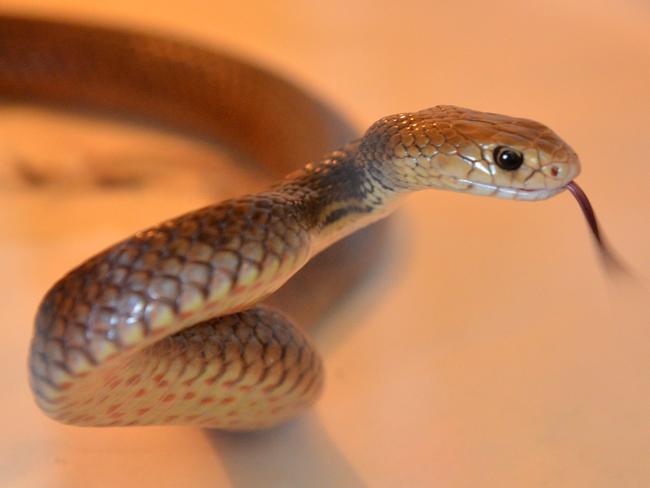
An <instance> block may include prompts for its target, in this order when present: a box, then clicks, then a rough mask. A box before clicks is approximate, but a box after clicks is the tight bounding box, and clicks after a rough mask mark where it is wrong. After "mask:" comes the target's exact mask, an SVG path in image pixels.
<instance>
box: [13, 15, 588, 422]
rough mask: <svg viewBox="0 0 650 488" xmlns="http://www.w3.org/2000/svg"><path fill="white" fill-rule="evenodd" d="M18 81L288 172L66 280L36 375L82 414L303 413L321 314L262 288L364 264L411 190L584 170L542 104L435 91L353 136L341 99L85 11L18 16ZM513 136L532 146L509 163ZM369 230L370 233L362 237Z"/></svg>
mask: <svg viewBox="0 0 650 488" xmlns="http://www.w3.org/2000/svg"><path fill="white" fill-rule="evenodd" d="M0 94H2V95H3V96H6V97H7V98H11V99H19V100H23V101H30V102H31V101H38V102H45V103H54V104H58V105H64V106H80V107H92V108H96V109H100V110H105V111H109V112H115V113H122V112H124V113H127V114H131V115H136V116H140V117H145V118H150V119H156V120H160V121H162V122H163V123H167V124H172V125H175V126H177V127H179V128H182V129H187V130H191V131H192V132H195V133H198V134H199V135H207V136H211V137H219V138H222V139H224V140H227V141H229V142H230V143H231V144H232V146H233V147H234V148H235V149H237V150H241V151H246V152H247V153H248V154H249V155H251V156H252V157H253V158H255V159H256V160H257V161H260V162H262V163H263V164H266V165H267V167H269V168H271V170H272V171H275V172H276V173H277V174H281V173H288V176H286V177H284V179H281V180H280V181H279V182H278V183H277V184H276V185H275V186H273V187H272V188H270V189H269V190H267V191H264V192H262V193H257V194H251V195H246V196H243V197H241V198H236V199H233V200H228V201H225V202H221V203H218V204H216V205H211V206H209V207H206V208H202V209H199V210H196V211H193V212H190V213H187V214H185V215H182V216H180V217H177V218H173V219H171V220H169V221H166V222H163V223H161V224H159V225H157V226H154V227H151V228H149V229H146V230H143V231H141V232H139V233H137V234H135V235H133V236H131V237H128V238H126V239H125V240H123V241H122V242H119V243H117V244H115V245H114V246H111V247H110V248H108V249H106V250H105V251H103V252H101V253H99V254H98V255H96V256H94V257H92V258H90V259H89V260H87V261H86V262H84V263H83V264H81V265H80V266H78V267H77V268H75V269H74V270H72V271H70V272H69V273H68V274H66V275H65V276H64V277H63V278H61V279H60V280H59V281H58V282H57V283H56V284H55V285H54V286H53V287H52V288H51V289H50V290H49V291H48V292H47V294H46V296H45V297H44V299H43V301H42V303H41V305H40V307H39V309H38V312H37V317H36V328H35V333H34V337H33V341H32V346H31V352H30V357H29V372H30V382H31V386H32V389H33V392H34V395H35V398H36V401H37V403H38V405H39V406H40V407H41V408H42V409H43V411H45V413H47V414H48V415H49V416H51V417H52V418H54V419H56V420H59V421H61V422H64V423H68V424H76V425H85V426H106V425H152V424H183V425H197V426H204V427H214V428H222V429H229V430H247V429H256V428H263V427H268V426H271V425H274V424H277V423H279V422H281V421H284V420H286V419H288V418H290V417H291V416H293V415H295V414H296V413H297V412H298V411H300V410H301V409H303V408H305V407H306V406H308V405H310V404H312V403H313V402H314V401H315V399H316V398H317V396H318V394H319V392H320V391H321V388H322V384H323V367H322V364H321V359H320V358H319V356H318V354H317V353H316V351H315V350H314V348H313V346H312V344H311V343H310V340H309V339H308V338H307V337H306V336H305V334H304V332H302V331H301V329H300V328H298V327H296V326H295V325H294V324H293V323H292V321H291V320H290V319H289V318H287V317H286V316H285V315H283V314H282V313H280V312H279V311H277V310H276V309H274V308H272V307H269V306H267V305H263V304H260V301H262V300H263V299H265V298H267V297H269V296H270V295H271V294H273V293H274V292H275V291H276V290H278V289H279V288H280V287H282V286H283V285H284V284H285V282H287V281H288V280H290V278H292V276H293V275H294V274H295V273H297V272H298V271H299V270H300V269H301V268H302V267H303V266H304V265H305V264H306V263H308V261H310V260H311V259H312V258H313V257H314V256H316V255H317V254H321V255H322V256H325V257H327V256H330V257H331V259H330V261H329V262H326V263H325V264H326V265H327V266H322V265H321V268H320V270H319V271H318V273H319V274H316V275H313V276H315V278H312V279H311V283H314V282H315V285H314V286H315V288H310V290H312V291H311V294H312V295H313V296H317V295H318V292H317V290H318V288H317V287H318V284H319V282H320V281H322V282H326V281H327V279H328V278H327V275H329V274H330V273H331V274H332V275H334V276H339V277H340V276H345V275H341V274H338V275H337V272H339V271H337V268H341V269H345V268H346V267H349V268H350V269H351V270H352V269H353V268H354V267H355V261H357V260H358V261H359V262H363V257H362V256H363V254H364V253H371V249H372V246H373V245H374V244H375V243H374V241H375V240H379V239H380V237H381V236H380V232H379V230H378V229H379V227H377V226H376V225H375V226H371V227H369V228H368V229H365V230H359V229H361V228H363V227H366V226H367V225H368V224H370V223H372V222H374V221H377V220H379V219H381V218H382V217H384V216H385V215H387V214H388V213H389V212H390V211H391V210H392V209H393V208H394V207H395V205H396V204H398V203H399V201H400V200H401V199H402V198H403V197H404V196H405V195H407V194H408V193H411V192H414V191H418V190H424V189H429V188H437V189H446V190H453V191H459V192H464V193H470V194H478V195H491V196H496V197H500V198H507V199H514V200H540V199H544V198H548V197H550V196H552V195H554V194H556V193H558V192H560V191H562V190H563V189H564V188H565V187H566V185H567V184H568V183H569V182H570V181H571V180H572V179H573V178H574V177H575V176H576V175H577V174H578V171H579V162H578V158H577V156H576V154H575V153H574V151H573V150H572V149H571V148H570V147H569V146H568V145H567V144H566V143H565V142H563V141H562V140H561V139H560V138H559V137H558V136H557V135H556V134H555V133H554V132H553V131H551V130H550V129H549V128H547V127H545V126H544V125H542V124H539V123H537V122H533V121H530V120H526V119H520V118H513V117H507V116H503V115H497V114H492V113H483V112H478V111H474V110H469V109H463V108H458V107H452V106H436V107H434V108H430V109H426V110H421V111H418V112H413V113H403V114H397V115H393V116H389V117H384V118H382V119H381V120H379V121H378V122H376V123H375V124H373V125H372V126H371V127H370V128H369V129H368V131H367V132H366V133H365V134H364V135H363V136H362V137H361V138H357V139H354V138H353V137H352V131H351V130H350V129H349V126H347V125H346V124H345V122H344V121H343V120H342V119H341V118H340V117H339V116H337V115H336V114H335V113H334V112H332V111H330V110H329V109H328V108H327V107H325V106H324V105H322V104H320V103H319V102H318V101H316V100H314V99H313V98H311V97H310V96H309V95H306V94H305V93H303V92H302V91H300V90H299V89H298V88H296V87H293V86H292V85H290V84H288V83H287V82H285V81H283V80H281V79H279V78H276V77H274V76H273V75H271V74H269V73H267V72H265V71H262V70H260V69H257V68H254V67H251V66H250V65H247V64H245V63H242V62H240V61H237V60H234V59H232V58H229V57H227V56H225V55H222V54H217V53H215V52H213V51H210V50H206V49H202V48H198V47H193V46H191V45H187V44H183V43H178V42H174V41H168V40H165V39H162V38H159V37H156V36H151V35H145V34H136V33H131V32H126V31H117V30H110V29H105V28H100V27H87V26H81V25H76V24H71V23H59V22H50V21H43V20H34V19H24V18H17V17H1V18H0ZM346 140H347V141H348V142H346ZM349 141H351V142H349ZM328 147H329V150H331V149H333V148H335V147H339V149H337V150H335V151H334V152H329V153H326V151H327V150H328ZM503 150H507V151H510V152H508V153H507V154H506V156H505V159H504V161H507V158H508V157H509V156H508V154H509V155H512V154H515V155H518V157H521V158H522V161H521V164H520V165H519V166H518V167H516V168H508V167H504V165H502V164H500V162H499V161H497V160H496V158H499V157H501V155H502V154H504V153H503V152H502V151H503ZM321 154H326V155H325V156H320V155H321ZM310 160H311V161H313V162H311V163H308V164H307V165H306V166H305V165H304V164H305V163H307V162H308V161H310ZM353 232H355V235H358V236H360V237H355V239H357V241H356V242H355V241H350V239H351V238H348V239H344V238H345V237H346V236H348V235H350V234H352V233H353ZM341 241H343V243H341ZM345 242H348V244H347V245H346V244H345ZM350 242H353V243H354V244H355V245H354V246H351V245H350V244H349V243H350ZM346 246H347V247H346ZM322 256H317V257H316V259H315V260H314V261H318V260H319V259H321V260H322V259H325V258H323V257H322ZM309 266H311V264H310V265H309ZM309 266H308V268H309ZM364 266H365V265H364ZM339 273H340V272H339ZM304 283H307V282H306V281H305V282H304ZM306 286H307V285H305V287H306ZM310 286H311V285H310ZM339 286H340V287H342V288H345V283H340V285H339ZM314 290H316V291H314ZM295 300H299V301H309V300H310V296H303V297H299V298H295Z"/></svg>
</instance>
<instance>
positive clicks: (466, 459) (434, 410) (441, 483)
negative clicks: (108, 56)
mask: <svg viewBox="0 0 650 488" xmlns="http://www.w3.org/2000/svg"><path fill="white" fill-rule="evenodd" d="M384 3H385V5H384ZM2 5H3V6H5V5H8V6H10V7H11V8H14V9H25V8H26V6H25V2H24V1H23V0H3V2H2ZM22 11H24V10H22ZM30 11H32V12H38V13H50V14H58V15H74V16H75V17H77V18H81V19H94V20H101V21H103V22H110V23H116V24H130V25H135V26H141V27H148V28H154V29H158V30H162V31H163V32H165V31H168V32H177V33H179V34H183V35H185V36H189V37H191V38H196V39H198V40H202V41H204V42H207V43H212V44H214V45H215V46H224V47H226V48H228V49H231V50H232V51H234V52H236V53H239V54H241V55H243V56H245V57H247V58H249V59H253V60H257V61H258V62H261V63H263V64H264V65H267V66H270V67H273V68H275V69H276V70H278V71H279V72H281V73H284V74H285V75H287V76H290V77H291V78H292V79H294V80H297V81H299V82H301V83H303V84H305V85H306V86H308V87H310V88H312V89H313V90H315V91H316V92H317V93H319V94H322V95H323V96H324V97H326V98H327V99H329V100H330V101H332V102H334V103H336V104H337V105H338V106H340V107H342V108H343V109H344V110H345V111H347V113H349V114H350V115H351V116H352V117H353V118H354V120H356V121H358V122H359V124H360V126H366V125H367V124H369V123H370V122H372V121H373V120H374V119H376V118H377V117H379V116H381V115H385V114H388V113H391V112H398V111H404V110H414V109H419V108H423V107H426V106H431V105H435V104H438V103H445V104H457V105H463V106H469V107H472V108H475V109H479V110H490V111H495V112H502V113H509V114H512V115H519V116H526V117H530V118H533V119H537V120H539V121H541V122H544V123H547V124H548V125H550V126H551V127H553V128H554V129H555V130H556V131H557V132H558V133H559V134H561V135H562V136H563V137H564V138H565V139H566V140H567V141H568V142H569V143H570V144H571V145H572V146H573V147H574V148H575V149H576V150H577V152H578V153H579V154H580V156H581V158H582V161H583V174H582V175H581V176H580V177H579V179H578V181H579V182H580V184H581V185H582V186H583V187H584V188H585V190H586V192H587V194H588V195H589V196H590V197H591V199H592V202H593V204H594V206H595V208H596V211H597V212H598V216H599V218H600V220H601V223H602V225H603V227H604V229H605V232H606V234H607V235H608V236H609V238H610V240H611V242H612V244H613V246H614V247H615V249H616V250H617V251H618V252H619V253H620V254H621V255H622V256H623V257H624V259H625V260H626V261H627V262H628V263H629V264H630V265H631V266H632V267H633V269H634V271H635V272H636V273H637V275H638V278H639V281H640V283H641V285H640V287H639V286H638V285H636V286H634V285H633V286H627V285H620V284H618V285H617V284H616V283H613V282H608V281H607V279H606V277H605V275H604V273H603V271H602V270H601V269H600V268H599V263H598V259H597V256H596V254H595V252H594V248H593V246H592V243H591V241H590V237H589V234H588V231H587V229H586V225H585V223H584V220H583V218H582V216H581V215H580V212H579V209H578V206H577V204H576V203H575V202H574V201H573V200H572V199H571V197H570V196H569V195H568V194H565V195H560V196H558V197H556V198H554V199H552V200H550V201H547V202H542V203H535V204H527V203H513V202H505V201H495V200H490V199H487V198H478V197H466V196H463V195H457V194H453V193H443V192H428V193H421V194H419V195H416V196H414V197H412V198H411V199H410V200H409V201H408V202H407V204H406V205H405V207H404V208H403V210H402V211H401V212H400V214H399V218H398V222H397V224H396V231H397V232H398V233H401V234H399V235H398V239H397V240H398V241H399V242H398V243H397V244H396V251H395V258H394V260H393V261H392V262H391V263H390V265H389V266H384V268H385V269H384V270H383V271H382V272H381V273H379V274H378V275H377V276H376V277H375V280H374V281H373V282H372V283H369V284H368V285H367V286H366V287H365V289H363V290H361V292H360V293H358V294H357V295H356V296H355V297H353V299H352V300H351V303H349V304H347V306H346V307H344V308H341V309H339V310H337V311H336V312H335V313H334V314H333V315H332V316H331V317H330V318H329V319H328V320H327V322H326V323H324V324H322V326H321V327H320V328H319V329H318V330H317V331H316V340H317V343H318V345H319V347H320V349H321V351H322V352H323V355H324V358H325V363H326V367H327V371H328V373H327V374H328V377H327V380H328V381H327V386H326V390H325V392H324V395H323V397H322V399H321V400H320V402H319V403H318V404H317V406H316V407H315V408H314V409H313V410H312V411H311V412H309V413H308V414H306V415H304V416H303V417H301V418H299V419H298V420H296V421H294V422H292V423H290V424H287V425H285V426H282V427H280V428H277V429H274V430H271V431H268V432H262V433H255V434H246V435H232V434H222V433H208V432H205V431H201V430H199V429H193V428H166V427H161V428H125V429H117V428H113V429H101V430H100V429H80V428H74V427H66V426H61V425H58V424H55V423H54V422H51V421H49V420H48V419H47V418H45V417H44V416H43V415H42V414H41V413H40V412H39V411H38V410H37V409H36V407H35V406H34V404H33V402H32V400H31V397H30V393H29V390H28V387H27V379H26V371H25V370H26V367H25V364H26V354H27V347H28V341H29V338H30V335H31V329H32V317H33V314H34V311H35V308H36V306H37V303H38V301H39V299H40V297H41V296H42V294H43V293H44V292H45V290H46V289H47V288H48V287H49V285H50V284H51V283H52V282H53V280H55V279H56V278H57V277H58V276H59V275H61V274H62V273H63V272H65V271H66V270H67V269H68V268H69V267H70V266H72V265H74V264H75V263H77V262H79V261H80V260H81V259H83V258H84V257H86V256H88V255H89V254H91V253H93V252H95V251H96V250H98V249H100V248H102V247H103V246H105V245H107V244H110V243H111V242H113V241H115V240H117V239H119V238H121V237H123V236H124V235H125V234H126V233H128V232H131V231H133V230H135V229H138V228H140V227H143V226H146V225H149V224H151V223H154V222H156V221H158V220H160V219H161V218H164V217H166V216H170V215H175V214H177V213H179V212H180V211H182V210H185V209H188V208H192V207H194V206H197V205H199V204H202V203H203V202H204V201H206V198H207V194H206V193H200V192H199V193H198V194H196V195H195V196H188V195H186V194H185V193H184V192H178V193H174V191H173V190H170V189H165V190H160V191H159V190H155V189H153V190H152V191H151V192H145V195H147V196H145V197H143V201H133V198H132V197H129V194H128V193H124V194H120V192H108V193H106V192H104V193H101V192H100V194H99V195H93V194H92V193H86V194H84V192H83V191H82V190H81V189H80V188H82V186H83V182H80V183H79V185H80V186H79V188H78V189H77V190H75V191H72V192H70V194H69V195H65V194H61V193H59V194H57V193H56V192H54V193H50V194H49V196H47V194H42V193H39V194H38V195H36V194H31V195H30V194H28V193H27V192H21V191H18V190H17V189H16V187H15V186H14V187H12V186H11V185H9V184H3V186H2V188H0V203H1V205H0V221H2V228H3V229H4V230H2V231H0V267H1V269H2V278H0V297H2V298H1V300H2V307H1V308H0V323H2V341H1V342H0V351H1V354H0V386H1V389H2V392H3V394H2V397H3V398H2V402H0V431H1V432H2V436H1V440H0V485H2V486H12V487H13V486H18V487H24V486H25V487H31V486H34V487H42V486H48V487H50V486H62V487H77V486H79V487H81V486H116V485H117V486H120V487H123V488H126V487H129V486H139V487H141V486H156V487H166V486H196V487H201V486H343V487H345V486H364V485H370V486H437V487H475V486H490V487H492V486H494V487H511V486H512V487H522V486H526V487H537V486H553V487H614V486H616V487H641V486H650V463H649V462H648V459H650V374H649V371H650V323H649V322H650V319H649V318H648V317H649V316H650V315H649V314H648V311H649V310H648V309H649V308H650V305H649V295H650V293H649V292H648V286H649V280H650V225H649V221H648V215H650V198H649V196H648V195H649V186H650V169H649V168H650V154H648V152H649V151H648V143H649V141H650V91H649V89H648V87H649V86H650V29H648V25H650V6H648V4H647V2H643V1H641V0H638V1H632V0H626V1H620V0H617V1H614V0H600V1H589V2H587V1H584V2H578V1H573V2H567V1H560V0H556V1H553V0H549V1H546V2H535V3H533V2H516V1H511V2H508V1H493V2H480V1H475V2H472V1H465V2H449V3H448V4H443V3H440V4H438V2H431V1H425V0H422V1H401V2H370V1H365V2H349V1H346V2H344V1H340V0H331V1H328V2H318V3H317V2H308V1H302V2H300V1H274V2H259V4H257V5H253V4H247V3H244V2H200V1H192V0H185V1H184V2H172V1H156V2H153V1H152V2H144V1H142V2H133V1H127V0H115V1H112V2H101V3H100V2H87V1H79V0H76V1H75V0H65V1H64V0H59V1H49V2H48V1H40V2H38V1H34V2H30ZM1 110H3V111H4V110H5V108H4V107H3V108H2V109H1ZM1 115H2V117H1V119H2V125H1V126H0V127H1V130H0V156H1V157H4V160H3V162H2V165H0V168H2V173H1V176H0V181H3V182H7V181H10V180H11V177H10V174H9V173H10V171H9V170H8V169H7V168H8V163H7V161H10V160H13V159H12V158H15V154H14V155H13V156H11V157H10V156H8V155H7V152H6V151H7V148H8V147H9V148H11V147H13V146H14V145H18V143H16V142H12V141H15V139H14V136H11V137H9V134H14V132H11V130H7V127H8V125H7V124H9V126H12V124H13V127H14V128H15V127H16V126H22V128H23V130H24V129H25V128H27V129H29V128H30V127H32V126H31V125H30V123H28V122H26V121H29V120H31V117H34V118H38V117H37V116H36V115H34V114H28V115H27V116H26V117H27V118H26V119H20V117H22V115H16V114H13V115H12V116H11V117H13V118H11V117H9V116H7V115H6V114H5V113H4V112H3V114H1ZM16 117H18V119H19V121H18V122H16ZM46 120H49V119H47V116H46ZM75 124H77V122H74V121H72V122H68V123H66V124H62V126H63V127H62V128H59V127H58V126H57V127H54V128H50V129H48V127H47V122H45V123H44V126H39V127H40V128H41V129H43V130H44V132H43V131H41V132H40V134H43V133H45V134H47V133H48V132H49V131H50V130H51V131H54V133H55V134H58V136H57V137H58V138H60V139H61V141H62V142H63V143H64V144H63V146H65V147H64V148H63V149H60V150H59V151H60V152H59V151H56V150H55V149H52V150H51V151H52V152H55V151H56V153H57V154H64V156H62V158H63V159H65V158H68V159H71V160H72V161H73V162H72V163H70V164H69V165H68V166H67V167H68V168H72V172H71V173H70V174H71V175H72V174H75V173H74V168H75V167H76V166H75V164H76V163H75V162H74V161H75V157H77V156H78V155H79V154H82V155H83V157H82V159H83V158H85V157H87V153H84V152H83V151H81V150H78V151H77V152H75V151H74V150H73V149H74V146H73V149H71V148H70V146H69V144H68V143H67V142H66V141H70V140H71V141H72V142H73V143H75V139H74V137H72V136H70V134H71V133H72V134H74V132H70V129H69V127H70V126H71V127H73V128H74V127H76V125H75ZM54 125H57V124H54ZM66 126H68V129H66ZM43 127H44V128H43ZM12 130H13V129H12ZM16 130H17V129H16ZM66 130H67V131H68V132H67V134H68V135H67V136H66V135H65V134H66ZM61 131H63V132H61ZM102 131H103V129H101V130H95V129H93V128H92V126H91V128H90V129H89V130H88V131H86V132H85V133H87V136H83V137H88V138H89V141H90V142H88V147H90V148H91V150H90V152H91V153H92V154H97V153H98V154H100V156H102V157H109V158H118V159H119V158H120V156H121V155H124V154H126V155H130V157H131V156H132V155H133V154H136V157H135V158H132V159H135V160H137V159H138V158H141V157H142V154H143V153H145V154H147V155H148V156H151V157H154V158H155V157H163V156H164V160H165V161H173V160H174V158H175V156H178V157H184V158H185V157H187V158H189V159H191V160H197V161H203V160H205V161H203V162H204V163H206V164H209V163H210V161H212V159H220V158H222V156H219V155H217V156H211V155H210V151H211V148H210V147H206V146H202V145H201V144H200V143H197V142H196V141H193V142H192V143H188V142H187V141H183V140H182V139H180V138H178V137H176V138H174V137H172V136H171V135H164V136H162V135H156V134H150V133H148V132H146V131H145V133H144V134H143V133H140V132H138V130H135V132H136V134H135V135H128V134H121V133H120V130H118V129H116V128H110V127H109V128H107V129H106V131H107V132H106V133H109V134H110V133H115V132H117V133H118V134H116V135H114V137H115V138H116V140H119V141H122V142H121V143H120V144H121V145H120V144H117V145H115V146H114V145H111V144H108V145H107V144H106V142H105V138H106V137H113V136H109V135H103V134H105V133H104V132H102ZM111 131H112V132H111ZM82 133H84V132H82ZM28 134H29V132H28ZM16 137H18V136H16ZM57 137H55V138H50V139H51V140H50V142H47V138H46V137H45V136H38V137H34V141H35V142H34V144H33V145H34V146H35V147H41V146H42V147H45V148H46V149H42V151H43V152H42V153H41V154H49V152H50V149H49V148H50V147H54V146H48V145H47V144H49V143H53V141H54V140H55V139H56V138H57ZM66 137H67V139H66ZM84 140H85V139H84ZM43 141H45V142H43ZM124 141H127V142H126V143H125V142H124ZM36 143H38V144H36ZM25 146H27V147H30V144H29V142H27V143H26V144H25V143H22V145H21V146H20V147H25ZM84 147H86V146H84ZM98 148H99V149H98ZM3 150H4V151H5V152H4V153H2V151H3ZM66 151H67V152H66ZM70 151H72V152H70ZM93 151H94V152H93ZM138 151H140V152H138ZM70 154H72V156H70ZM75 154H76V155H77V156H75ZM53 157H59V156H53ZM36 159H38V158H36ZM41 159H42V158H41ZM68 159H66V161H67V160H68ZM100 159H101V158H100ZM171 164H173V163H171ZM197 164H198V163H197ZM63 166H65V165H63ZM7 175H9V176H7ZM229 175H230V173H229ZM230 177H232V178H236V179H237V178H240V179H242V180H243V179H244V178H245V175H242V174H238V173H232V176H230ZM3 178H4V179H3ZM240 181H241V180H240ZM183 182H184V184H187V186H185V187H184V188H193V187H196V188H199V189H200V187H201V185H200V180H198V181H197V180H192V178H191V177H190V176H187V181H185V180H183ZM257 183H259V182H257ZM257 183H255V182H254V183H251V184H252V185H253V186H254V185H255V184H257ZM193 185H194V186H193ZM43 195H45V196H43ZM75 199H77V200H75ZM56 224H60V225H62V226H63V228H62V230H61V231H57V230H56V229H58V226H57V225H56ZM643 287H645V289H644V288H643Z"/></svg>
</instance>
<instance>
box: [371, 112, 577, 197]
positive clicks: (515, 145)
mask: <svg viewBox="0 0 650 488" xmlns="http://www.w3.org/2000/svg"><path fill="white" fill-rule="evenodd" d="M359 154H360V155H361V157H362V158H364V159H365V160H366V161H372V162H373V163H372V164H371V166H374V168H373V167H371V174H374V175H376V177H377V178H380V179H381V178H383V179H384V184H389V185H392V186H393V187H394V188H395V189H398V190H406V191H409V190H419V189H424V188H442V189H448V190H454V191H461V192H464V193H472V194H477V195H491V196H496V197H499V198H508V199H517V200H542V199H545V198H549V197H551V196H553V195H555V194H556V193H559V192H560V191H561V190H563V189H564V188H565V187H566V185H567V184H568V183H569V182H570V181H571V180H573V178H575V176H577V174H578V173H579V172H580V162H579V159H578V156H577V154H576V153H575V151H573V149H571V147H570V146H569V145H568V144H567V143H565V142H564V141H563V140H562V139H561V138H560V137H559V136H558V135H557V134H555V132H553V131H552V130H551V129H549V128H548V127H546V126H545V125H542V124H540V123H539V122H535V121H532V120H528V119H521V118H515V117H508V116H505V115H499V114H494V113H487V112H478V111H475V110H470V109H466V108H460V107H454V106H449V105H441V106H436V107H433V108H429V109H426V110H421V111H419V112H414V113H403V114H396V115H392V116H389V117H385V118H383V119H381V120H379V121H378V122H376V123H375V124H374V125H373V126H372V127H371V128H370V129H369V130H368V132H367V133H366V134H365V136H364V137H363V139H362V140H361V143H360V151H359ZM382 175H383V176H382Z"/></svg>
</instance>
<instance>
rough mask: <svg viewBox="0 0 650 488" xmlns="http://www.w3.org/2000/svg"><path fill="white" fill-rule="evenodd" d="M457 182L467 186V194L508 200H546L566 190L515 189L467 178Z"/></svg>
mask: <svg viewBox="0 0 650 488" xmlns="http://www.w3.org/2000/svg"><path fill="white" fill-rule="evenodd" d="M456 181H457V182H458V183H459V184H461V185H464V186H465V189H464V191H465V192H466V193H472V194H474V195H487V196H492V197H497V198H503V199H507V200H526V201H536V200H545V199H547V198H550V197H552V196H554V195H557V194H558V193H560V192H561V191H562V190H564V189H565V188H564V187H559V188H540V189H528V188H514V187H506V186H497V185H491V184H489V183H480V182H477V181H472V180H468V179H465V178H456Z"/></svg>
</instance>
